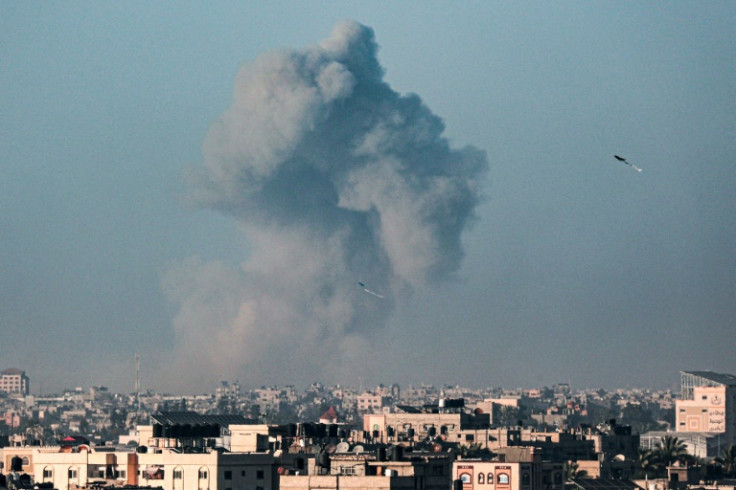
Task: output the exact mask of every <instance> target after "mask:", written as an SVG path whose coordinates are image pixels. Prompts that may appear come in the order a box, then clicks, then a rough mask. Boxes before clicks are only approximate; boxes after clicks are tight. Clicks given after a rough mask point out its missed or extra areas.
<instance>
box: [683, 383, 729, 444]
mask: <svg viewBox="0 0 736 490" xmlns="http://www.w3.org/2000/svg"><path fill="white" fill-rule="evenodd" d="M680 378H681V394H680V399H679V400H677V401H676V402H675V418H676V420H675V430H676V431H677V432H704V433H711V434H714V435H718V438H719V439H720V442H721V444H722V445H723V446H724V447H727V446H730V445H732V444H736V376H734V375H732V374H720V373H714V372H712V371H681V372H680Z"/></svg>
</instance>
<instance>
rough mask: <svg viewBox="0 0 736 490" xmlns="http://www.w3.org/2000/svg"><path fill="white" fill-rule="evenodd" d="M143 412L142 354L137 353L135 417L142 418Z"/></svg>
mask: <svg viewBox="0 0 736 490" xmlns="http://www.w3.org/2000/svg"><path fill="white" fill-rule="evenodd" d="M140 412H141V356H140V354H138V353H137V352H136V353H135V418H136V420H140Z"/></svg>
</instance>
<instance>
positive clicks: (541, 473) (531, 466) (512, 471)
mask: <svg viewBox="0 0 736 490" xmlns="http://www.w3.org/2000/svg"><path fill="white" fill-rule="evenodd" d="M452 475H453V482H454V484H453V488H454V489H457V490H562V489H563V488H564V486H565V485H564V480H565V478H564V465H563V464H561V463H550V462H543V461H542V456H541V454H540V453H537V452H535V450H534V448H524V449H521V448H514V449H513V450H510V451H509V452H508V453H506V454H500V455H499V457H498V458H496V459H493V460H480V459H462V460H457V461H455V462H454V463H453V465H452Z"/></svg>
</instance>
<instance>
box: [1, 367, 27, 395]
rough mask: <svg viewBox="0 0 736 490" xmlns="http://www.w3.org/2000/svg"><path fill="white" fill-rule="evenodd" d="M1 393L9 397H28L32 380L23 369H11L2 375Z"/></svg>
mask: <svg viewBox="0 0 736 490" xmlns="http://www.w3.org/2000/svg"><path fill="white" fill-rule="evenodd" d="M0 391H2V392H4V393H7V394H9V395H21V396H26V395H28V394H29V393H30V380H29V379H28V376H26V372H25V371H23V370H21V369H16V368H10V369H5V370H4V371H2V372H1V373H0Z"/></svg>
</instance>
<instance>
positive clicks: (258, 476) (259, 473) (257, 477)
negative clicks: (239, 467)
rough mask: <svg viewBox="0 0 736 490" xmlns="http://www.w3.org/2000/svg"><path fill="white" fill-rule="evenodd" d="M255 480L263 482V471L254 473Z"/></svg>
mask: <svg viewBox="0 0 736 490" xmlns="http://www.w3.org/2000/svg"><path fill="white" fill-rule="evenodd" d="M256 479H257V480H263V470H258V471H256Z"/></svg>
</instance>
